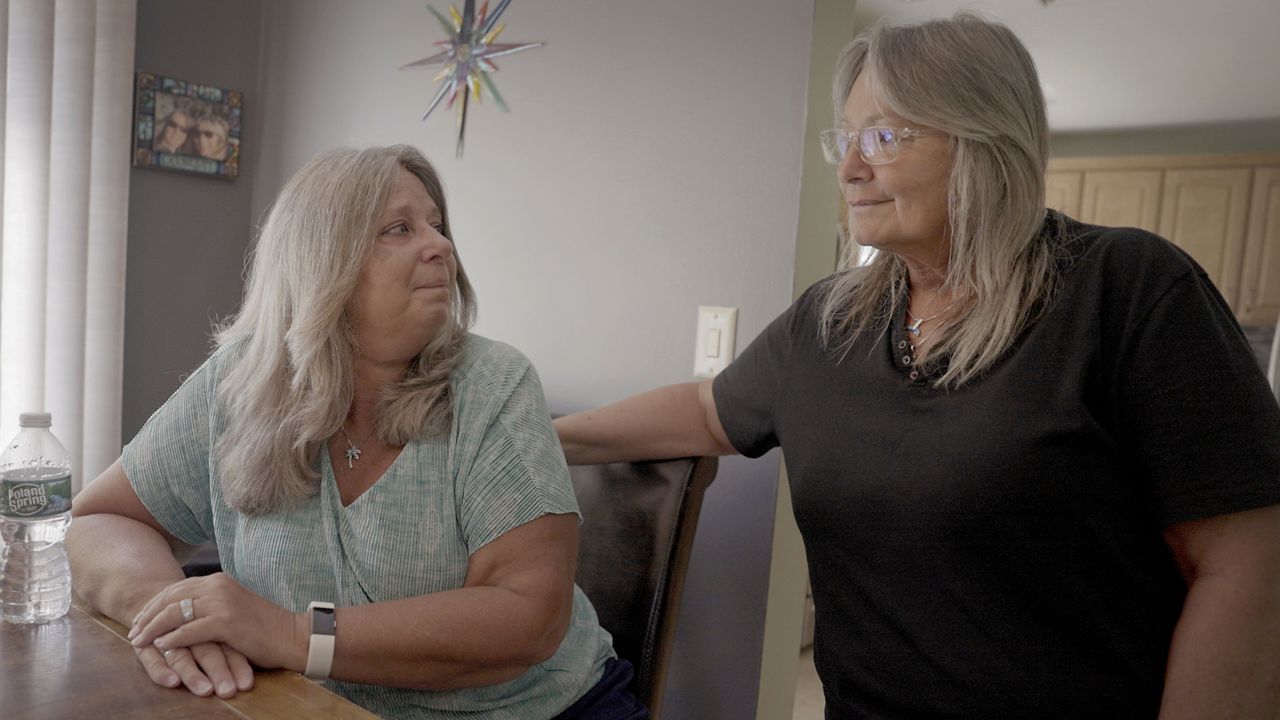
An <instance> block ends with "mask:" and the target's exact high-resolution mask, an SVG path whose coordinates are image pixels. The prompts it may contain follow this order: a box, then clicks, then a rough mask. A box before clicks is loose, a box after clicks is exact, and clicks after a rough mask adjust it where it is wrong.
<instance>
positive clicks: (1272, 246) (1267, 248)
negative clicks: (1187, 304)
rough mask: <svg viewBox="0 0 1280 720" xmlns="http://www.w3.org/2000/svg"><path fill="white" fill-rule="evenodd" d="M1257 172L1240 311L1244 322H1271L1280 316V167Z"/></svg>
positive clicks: (1246, 244) (1238, 307) (1247, 238)
mask: <svg viewBox="0 0 1280 720" xmlns="http://www.w3.org/2000/svg"><path fill="white" fill-rule="evenodd" d="M1253 173H1254V174H1253V192H1252V194H1251V196H1250V200H1249V226H1248V230H1247V235H1246V239H1245V251H1244V263H1243V271H1242V273H1241V275H1242V279H1241V288H1240V302H1239V304H1238V305H1237V306H1236V314H1237V315H1238V317H1239V318H1240V323H1241V324H1242V325H1271V324H1274V323H1275V322H1276V320H1277V318H1278V317H1280V166H1272V167H1259V168H1256V169H1254V171H1253Z"/></svg>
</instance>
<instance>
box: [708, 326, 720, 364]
mask: <svg viewBox="0 0 1280 720" xmlns="http://www.w3.org/2000/svg"><path fill="white" fill-rule="evenodd" d="M707 357H709V358H718V357H720V331H719V330H716V329H714V328H712V329H711V330H708V331H707Z"/></svg>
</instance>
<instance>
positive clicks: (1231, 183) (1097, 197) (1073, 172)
mask: <svg viewBox="0 0 1280 720" xmlns="http://www.w3.org/2000/svg"><path fill="white" fill-rule="evenodd" d="M1048 170H1049V172H1048V173H1047V174H1046V176H1045V181H1046V188H1045V204H1046V206H1048V207H1051V208H1054V209H1057V210H1061V211H1062V212H1064V213H1066V214H1068V215H1072V216H1073V217H1075V218H1077V219H1079V220H1082V221H1084V222H1087V223H1093V224H1097V225H1111V226H1124V227H1139V228H1143V229H1146V230H1151V231H1152V232H1155V233H1158V234H1160V235H1162V236H1164V237H1165V238H1168V239H1169V240H1170V241H1172V242H1173V243H1174V244H1176V245H1177V246H1178V247H1181V248H1182V249H1184V250H1186V251H1187V253H1188V254H1190V255H1191V256H1192V257H1193V258H1195V260H1196V262H1198V263H1200V265H1201V266H1203V267H1204V269H1205V272H1206V273H1207V274H1208V275H1209V277H1210V278H1211V279H1212V280H1213V282H1214V285H1216V286H1217V287H1218V290H1219V291H1220V292H1221V293H1222V295H1223V297H1225V298H1226V300H1227V302H1228V304H1230V305H1231V308H1232V309H1233V311H1234V312H1235V313H1236V316H1237V317H1238V318H1239V320H1240V322H1241V324H1243V325H1274V324H1275V323H1276V320H1277V318H1280V153H1252V154H1236V155H1182V156H1178V155H1158V156H1157V155H1140V156H1123V157H1093V158H1084V157H1080V158H1055V159H1054V160H1051V161H1050V163H1049V168H1048ZM1073 209H1074V210H1075V212H1074V213H1073V212H1072V210H1073Z"/></svg>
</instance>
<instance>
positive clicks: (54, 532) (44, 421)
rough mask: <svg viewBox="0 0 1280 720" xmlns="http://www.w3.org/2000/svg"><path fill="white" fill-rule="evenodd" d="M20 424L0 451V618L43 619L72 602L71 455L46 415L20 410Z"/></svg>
mask: <svg viewBox="0 0 1280 720" xmlns="http://www.w3.org/2000/svg"><path fill="white" fill-rule="evenodd" d="M18 423H19V425H20V426H21V427H22V430H21V431H20V432H19V433H18V435H17V437H15V438H14V439H13V441H12V442H10V443H9V444H8V445H7V446H5V449H4V453H3V454H0V535H2V536H3V538H4V543H5V545H4V550H3V554H2V555H0V616H2V617H3V618H4V619H5V620H7V621H8V622H11V623H43V622H49V621H50V620H57V619H58V618H60V617H62V616H63V615H66V614H67V608H68V607H70V605H71V566H70V565H69V564H68V563H67V551H66V548H65V547H63V544H62V539H63V537H65V536H66V534H67V526H68V525H70V524H71V456H70V455H68V454H67V449H66V448H64V447H62V443H60V442H58V439H57V438H55V437H54V436H53V433H51V432H49V426H50V425H51V424H52V418H51V416H50V415H49V413H22V415H21V416H19V420H18Z"/></svg>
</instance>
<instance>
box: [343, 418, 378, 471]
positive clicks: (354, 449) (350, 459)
mask: <svg viewBox="0 0 1280 720" xmlns="http://www.w3.org/2000/svg"><path fill="white" fill-rule="evenodd" d="M338 430H339V432H341V433H342V437H343V438H345V439H346V441H347V449H346V450H345V451H344V453H343V454H345V455H346V456H347V467H348V468H351V469H354V468H355V466H356V465H355V462H356V461H357V460H359V459H360V456H361V455H363V454H364V451H362V450H361V449H360V445H363V444H365V443H367V442H369V438H371V437H373V434H374V433H375V432H377V428H376V427H375V428H374V429H373V430H370V431H369V434H368V435H366V436H365V437H364V439H363V440H361V441H360V443H359V444H356V443H353V442H351V436H350V435H348V434H347V429H346V428H344V427H339V428H338Z"/></svg>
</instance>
